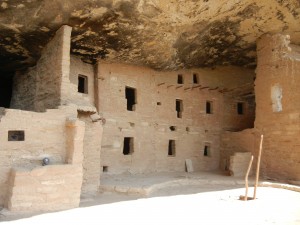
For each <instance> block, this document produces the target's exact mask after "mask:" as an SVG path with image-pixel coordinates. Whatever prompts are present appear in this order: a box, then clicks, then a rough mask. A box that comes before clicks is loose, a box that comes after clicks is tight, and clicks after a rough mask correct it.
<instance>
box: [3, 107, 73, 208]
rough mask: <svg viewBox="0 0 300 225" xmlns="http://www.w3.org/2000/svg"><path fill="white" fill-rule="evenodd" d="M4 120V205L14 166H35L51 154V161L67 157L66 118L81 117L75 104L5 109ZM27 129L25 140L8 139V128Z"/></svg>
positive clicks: (55, 161)
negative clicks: (38, 109)
mask: <svg viewBox="0 0 300 225" xmlns="http://www.w3.org/2000/svg"><path fill="white" fill-rule="evenodd" d="M4 114H5V115H4V116H2V117H1V121H0V143H1V144H0V205H3V204H4V201H5V197H6V193H7V188H8V176H9V171H10V169H11V168H16V167H22V168H28V169H32V168H35V167H38V166H41V164H42V159H43V158H44V157H48V158H49V159H50V162H51V164H63V163H65V161H66V127H65V124H66V118H68V117H75V118H76V117H77V111H76V108H75V107H66V108H63V109H61V110H60V109H52V110H47V112H45V113H37V112H29V111H21V110H14V109H5V112H4ZM15 130H19V131H24V136H25V140H24V141H8V131H15Z"/></svg>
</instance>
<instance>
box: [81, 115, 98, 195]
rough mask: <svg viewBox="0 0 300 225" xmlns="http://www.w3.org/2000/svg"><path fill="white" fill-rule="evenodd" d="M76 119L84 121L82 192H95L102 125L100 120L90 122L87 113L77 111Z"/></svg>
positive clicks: (96, 188) (96, 190)
mask: <svg viewBox="0 0 300 225" xmlns="http://www.w3.org/2000/svg"><path fill="white" fill-rule="evenodd" d="M78 119H79V120H80V121H83V122H84V123H85V134H84V140H83V143H82V144H83V164H82V166H83V181H82V194H89V195H91V194H96V193H97V192H98V188H99V185H100V150H101V140H102V132H103V127H102V124H101V122H100V121H98V122H92V120H91V118H90V117H89V115H88V114H87V113H82V112H81V113H79V114H78Z"/></svg>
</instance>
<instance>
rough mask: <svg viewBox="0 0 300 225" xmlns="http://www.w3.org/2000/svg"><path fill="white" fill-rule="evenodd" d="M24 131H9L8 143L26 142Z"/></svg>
mask: <svg viewBox="0 0 300 225" xmlns="http://www.w3.org/2000/svg"><path fill="white" fill-rule="evenodd" d="M24 140H25V133H24V130H10V131H8V141H24Z"/></svg>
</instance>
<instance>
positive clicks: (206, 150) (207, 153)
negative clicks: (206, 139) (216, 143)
mask: <svg viewBox="0 0 300 225" xmlns="http://www.w3.org/2000/svg"><path fill="white" fill-rule="evenodd" d="M203 155H204V156H210V143H205V145H204V151H203Z"/></svg>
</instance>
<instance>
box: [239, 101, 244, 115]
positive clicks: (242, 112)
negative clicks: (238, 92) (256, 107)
mask: <svg viewBox="0 0 300 225" xmlns="http://www.w3.org/2000/svg"><path fill="white" fill-rule="evenodd" d="M237 113H238V114H239V115H243V114H244V103H243V102H238V103H237Z"/></svg>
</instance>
